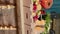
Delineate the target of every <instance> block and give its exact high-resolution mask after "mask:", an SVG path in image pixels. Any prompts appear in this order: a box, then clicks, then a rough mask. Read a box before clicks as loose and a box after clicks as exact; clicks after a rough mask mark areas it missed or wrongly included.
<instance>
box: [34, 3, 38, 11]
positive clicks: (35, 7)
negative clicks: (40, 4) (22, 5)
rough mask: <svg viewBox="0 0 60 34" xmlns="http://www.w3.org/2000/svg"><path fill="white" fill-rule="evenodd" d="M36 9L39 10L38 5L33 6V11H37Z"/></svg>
mask: <svg viewBox="0 0 60 34" xmlns="http://www.w3.org/2000/svg"><path fill="white" fill-rule="evenodd" d="M36 9H37V5H36V4H35V3H34V4H33V10H34V11H36Z"/></svg>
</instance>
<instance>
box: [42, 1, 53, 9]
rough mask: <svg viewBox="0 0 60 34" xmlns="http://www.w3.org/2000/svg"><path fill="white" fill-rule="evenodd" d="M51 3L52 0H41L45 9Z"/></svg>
mask: <svg viewBox="0 0 60 34" xmlns="http://www.w3.org/2000/svg"><path fill="white" fill-rule="evenodd" d="M52 4H53V0H41V5H42V7H43V8H45V9H49V8H50V7H51V6H52Z"/></svg>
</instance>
